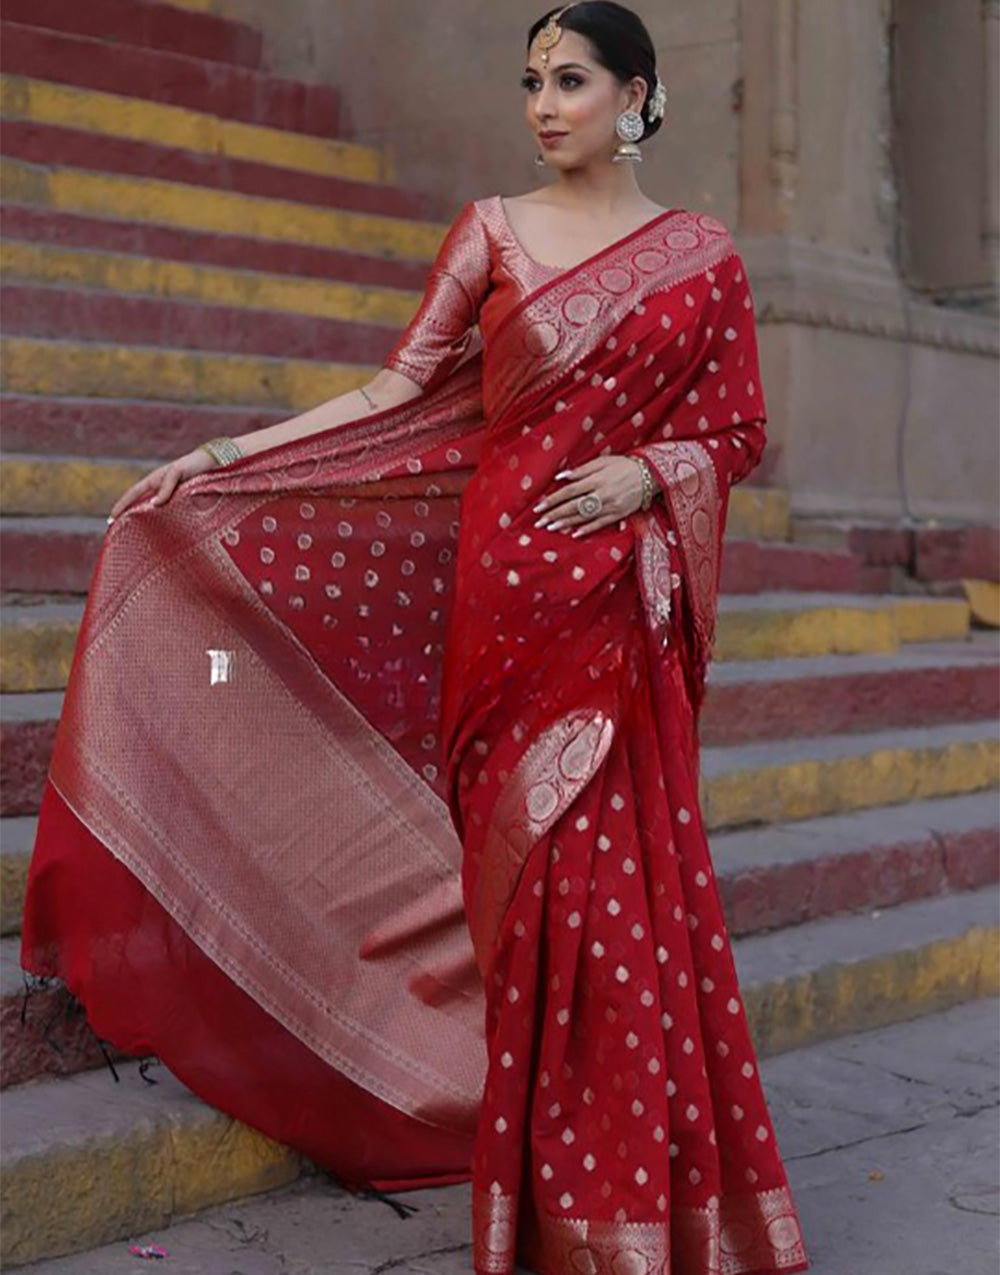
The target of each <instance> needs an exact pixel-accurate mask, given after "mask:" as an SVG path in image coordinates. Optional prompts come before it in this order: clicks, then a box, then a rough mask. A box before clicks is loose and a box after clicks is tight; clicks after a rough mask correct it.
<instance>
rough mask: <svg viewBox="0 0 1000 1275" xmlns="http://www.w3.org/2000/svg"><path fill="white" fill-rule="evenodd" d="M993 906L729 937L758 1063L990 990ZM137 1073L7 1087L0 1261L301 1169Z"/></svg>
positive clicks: (128, 1229) (996, 933) (82, 1244)
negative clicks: (56, 1184) (0, 1254)
mask: <svg viewBox="0 0 1000 1275" xmlns="http://www.w3.org/2000/svg"><path fill="white" fill-rule="evenodd" d="M997 907H998V896H997V890H996V887H995V886H991V887H988V888H985V889H982V890H979V891H974V892H970V893H967V894H959V895H946V896H942V897H941V898H936V899H931V900H927V901H921V902H917V903H910V904H904V905H901V906H900V907H896V908H891V909H888V910H886V911H880V912H876V913H872V914H870V915H859V916H847V917H835V918H830V919H825V920H820V921H812V922H808V923H806V924H803V925H799V926H795V927H793V928H792V929H789V930H781V931H778V932H776V933H774V934H768V935H759V936H755V937H753V938H747V939H738V940H735V941H734V943H733V952H734V959H735V962H736V967H737V971H738V974H739V978H740V983H741V999H742V1001H743V1005H744V1007H745V1010H746V1013H747V1017H748V1020H749V1023H750V1027H751V1031H752V1033H753V1036H754V1040H755V1045H756V1047H757V1050H758V1053H759V1055H760V1057H762V1058H763V1057H768V1056H771V1055H773V1054H776V1053H779V1052H783V1051H786V1050H790V1049H793V1048H797V1047H799V1046H801V1045H804V1044H808V1043H814V1042H817V1041H820V1040H824V1039H829V1038H832V1037H839V1036H844V1035H847V1034H850V1033H853V1032H856V1031H859V1030H866V1029H869V1028H872V1027H876V1026H881V1025H884V1024H888V1023H892V1022H900V1021H905V1020H907V1019H912V1018H916V1017H918V1016H920V1015H921V1014H927V1013H932V1012H936V1011H938V1010H940V1009H943V1008H947V1007H949V1006H952V1005H958V1004H962V1003H964V1002H966V1001H969V1000H972V999H976V998H979V997H985V996H991V995H996V994H997V991H998V990H1000V989H998V986H997V970H998V961H997V955H998V941H1000V930H998V923H997ZM138 1066H139V1064H138V1063H126V1064H123V1065H122V1066H121V1067H120V1069H119V1071H120V1074H121V1077H122V1081H121V1083H120V1084H118V1085H115V1084H114V1081H113V1080H112V1079H111V1077H110V1075H109V1074H108V1072H107V1071H106V1070H101V1071H91V1072H86V1073H81V1074H79V1075H76V1076H72V1077H60V1078H58V1079H53V1080H40V1081H36V1082H34V1083H32V1084H28V1085H21V1086H18V1087H15V1088H12V1089H9V1090H7V1091H6V1092H5V1095H4V1103H5V1116H6V1119H5V1121H4V1125H3V1130H2V1153H3V1154H2V1161H3V1166H4V1168H3V1188H4V1189H3V1202H4V1208H5V1211H6V1218H5V1224H4V1227H3V1243H4V1253H3V1258H4V1260H5V1261H6V1262H8V1263H11V1262H13V1263H15V1264H19V1263H26V1262H29V1261H37V1260H40V1259H42V1258H45V1257H51V1256H56V1255H58V1254H62V1253H69V1252H79V1251H84V1250H87V1249H91V1248H94V1247H96V1246H97V1245H98V1244H102V1243H108V1242H110V1241H112V1240H115V1239H120V1238H124V1237H126V1236H131V1235H135V1234H137V1233H139V1232H141V1231H143V1230H148V1229H152V1228H154V1227H162V1226H164V1225H166V1224H167V1223H168V1222H170V1221H172V1220H174V1219H175V1218H180V1217H183V1216H186V1215H189V1214H190V1213H193V1212H195V1211H197V1210H199V1209H202V1208H206V1207H209V1206H210V1205H212V1204H214V1203H217V1202H219V1201H222V1200H230V1199H235V1198H239V1197H240V1196H242V1195H249V1194H254V1193H256V1192H258V1191H262V1190H266V1189H269V1188H270V1187H272V1186H275V1185H278V1184H280V1183H281V1182H287V1181H290V1180H292V1179H293V1178H294V1177H296V1176H297V1175H298V1174H299V1173H300V1172H310V1171H312V1170H313V1168H314V1166H313V1165H312V1164H311V1163H310V1162H309V1161H308V1160H306V1159H305V1158H304V1157H300V1156H298V1155H297V1154H296V1153H294V1152H292V1151H290V1150H288V1149H286V1148H281V1147H279V1146H277V1144H275V1143H273V1142H271V1141H270V1140H268V1139H266V1138H263V1137H262V1136H261V1135H259V1134H256V1133H253V1132H252V1131H250V1130H249V1129H247V1128H246V1126H244V1125H242V1124H240V1123H238V1122H236V1121H233V1120H232V1119H230V1118H228V1117H225V1116H223V1115H222V1114H221V1113H219V1112H217V1111H215V1110H214V1109H213V1108H210V1107H208V1106H207V1105H206V1104H205V1103H203V1102H201V1101H200V1100H199V1099H197V1098H196V1097H195V1096H194V1095H193V1094H192V1093H191V1092H190V1091H189V1090H187V1089H186V1088H185V1087H184V1086H183V1085H181V1084H180V1083H179V1082H178V1081H176V1080H174V1078H173V1077H171V1076H170V1075H169V1073H167V1072H166V1069H163V1074H162V1076H160V1075H158V1076H157V1081H158V1083H157V1084H156V1085H145V1084H143V1083H142V1081H141V1079H140V1078H139V1076H138ZM168 1148H169V1150H168ZM53 1181H58V1182H60V1183H61V1184H64V1185H63V1189H62V1190H61V1191H59V1192H53V1191H52V1189H51V1187H52V1183H53ZM151 1184H152V1185H151ZM46 1202H47V1207H43V1206H44V1205H45V1204H46Z"/></svg>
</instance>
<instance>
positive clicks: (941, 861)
mask: <svg viewBox="0 0 1000 1275" xmlns="http://www.w3.org/2000/svg"><path fill="white" fill-rule="evenodd" d="M998 849H1000V808H998V802H997V793H996V791H995V790H989V791H986V792H978V793H971V794H968V795H965V796H959V797H937V798H933V799H930V800H927V801H911V802H908V803H906V804H905V805H900V806H877V807H873V808H872V809H870V810H860V811H854V812H852V813H851V814H846V815H822V816H820V817H818V818H815V819H803V820H800V821H798V822H795V823H779V824H769V825H767V826H764V827H755V828H739V829H732V830H729V831H722V832H717V833H715V834H714V835H713V836H712V837H711V853H712V863H713V866H714V868H715V875H716V880H717V882H718V885H719V893H720V896H721V898H722V903H723V908H724V910H725V915H726V925H727V928H728V929H729V932H730V934H731V935H732V936H733V937H736V936H737V935H748V934H756V933H759V932H761V931H764V930H775V929H779V928H780V927H782V926H788V925H799V924H801V923H803V922H805V921H814V920H818V919H819V918H821V917H825V916H833V915H836V914H839V913H849V912H856V911H858V910H867V909H872V908H887V907H895V906H897V905H899V904H902V903H911V902H914V901H916V900H917V899H921V898H929V897H933V896H935V895H938V894H947V893H950V892H953V891H961V890H976V889H980V888H982V887H983V886H986V885H989V884H991V883H995V882H996V881H997V879H998V874H1000V854H998Z"/></svg>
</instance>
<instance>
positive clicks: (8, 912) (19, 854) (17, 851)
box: [0, 697, 61, 934]
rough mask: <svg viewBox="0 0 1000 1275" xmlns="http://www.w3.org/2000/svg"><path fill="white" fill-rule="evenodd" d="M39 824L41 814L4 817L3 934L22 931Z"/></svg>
mask: <svg viewBox="0 0 1000 1275" xmlns="http://www.w3.org/2000/svg"><path fill="white" fill-rule="evenodd" d="M60 698H61V697H60ZM37 827H38V817H37V815H16V816H12V817H10V818H4V819H0V934H20V933H21V917H22V915H23V914H24V896H25V890H26V889H27V885H28V864H29V862H30V861H31V851H32V849H33V847H34V844H35V830H36V829H37Z"/></svg>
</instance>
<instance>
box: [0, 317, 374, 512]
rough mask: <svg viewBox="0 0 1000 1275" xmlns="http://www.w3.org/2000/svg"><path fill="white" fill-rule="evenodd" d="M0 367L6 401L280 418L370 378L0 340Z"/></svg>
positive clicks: (337, 370)
mask: <svg viewBox="0 0 1000 1275" xmlns="http://www.w3.org/2000/svg"><path fill="white" fill-rule="evenodd" d="M0 361H2V369H3V382H2V383H3V388H4V390H5V391H7V392H10V393H14V394H39V395H54V396H62V395H68V396H72V397H80V396H85V397H86V396H91V395H93V396H94V397H97V398H119V397H120V398H146V399H154V400H160V401H162V400H173V401H174V402H185V401H186V402H190V403H192V404H205V403H208V404H214V405H219V404H222V403H225V404H228V405H230V406H235V405H238V404H240V405H243V406H246V407H253V408H261V407H268V408H282V409H285V410H286V412H287V413H294V412H304V411H306V410H307V409H308V408H310V407H315V406H316V404H317V403H322V402H325V401H326V400H327V399H330V398H334V397H336V396H337V395H338V394H344V393H346V392H347V391H348V390H352V389H355V388H356V387H357V386H358V385H362V384H364V383H365V382H366V381H368V380H370V379H371V377H372V376H374V375H375V372H376V371H377V370H378V367H377V365H373V364H360V363H359V364H350V363H321V362H319V361H318V360H312V359H280V358H267V357H265V356H262V355H246V356H243V355H237V354H214V353H211V352H207V353H206V352H202V351H200V350H171V349H165V348H163V347H162V346H160V347H158V346H145V345H133V346H121V345H102V344H99V343H97V342H74V341H45V340H40V339H38V338H35V337H10V338H8V339H6V340H4V341H3V342H2V343H0ZM240 432H241V433H243V432H245V431H242V430H241V431H240ZM5 508H7V506H5ZM12 512H13V510H12ZM25 512H34V511H33V510H32V511H27V510H26V511H25ZM52 512H56V510H53V511H52Z"/></svg>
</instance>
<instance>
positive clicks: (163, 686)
mask: <svg viewBox="0 0 1000 1275" xmlns="http://www.w3.org/2000/svg"><path fill="white" fill-rule="evenodd" d="M518 289H520V290H518ZM477 319H478V321H479V326H480V330H481V332H482V336H483V351H482V353H481V354H476V355H474V356H472V357H471V358H469V357H465V356H466V355H467V346H468V340H469V329H470V325H471V324H472V323H474V322H476V320H477ZM463 358H464V361H462V360H463ZM387 362H388V365H389V366H394V367H396V368H398V369H399V370H400V371H402V372H405V373H406V374H407V375H410V376H412V377H413V378H414V379H416V380H418V381H419V382H420V384H421V385H422V386H424V393H423V394H422V395H421V396H420V397H419V398H417V399H415V400H414V401H412V402H411V403H409V404H407V405H406V406H405V407H403V408H400V409H392V410H390V411H387V412H382V413H380V414H378V415H375V416H369V417H366V418H364V419H361V420H358V421H355V422H351V423H349V424H348V425H345V426H340V427H337V428H335V429H332V430H328V431H326V432H324V433H323V434H318V435H313V436H312V437H310V438H308V439H303V440H299V441H297V442H295V443H291V444H288V445H285V446H282V447H277V448H272V449H270V450H269V451H266V452H262V453H259V454H258V455H256V456H251V457H247V458H245V459H243V460H241V461H237V462H236V463H235V464H233V465H230V466H227V467H226V468H225V469H221V470H216V471H212V472H210V473H207V474H204V475H200V476H199V477H198V478H195V479H193V480H190V481H188V482H186V483H185V484H183V485H182V487H181V488H179V489H178V491H177V492H176V493H175V495H174V496H173V497H172V498H171V500H170V501H169V502H168V503H167V505H165V506H164V507H162V508H161V509H155V510H154V509H152V508H151V507H150V506H149V505H148V503H147V504H143V505H140V506H133V508H132V509H130V510H129V511H128V512H127V513H126V514H125V515H123V516H122V517H121V518H119V519H118V520H117V521H116V523H115V524H114V526H113V527H112V528H111V529H110V530H109V534H108V536H107V539H106V542H105V545H104V548H103V551H102V554H101V557H100V560H99V562H98V566H97V568H96V571H95V575H94V579H93V582H92V587H91V591H90V595H89V598H88V603H87V609H86V613H85V616H84V622H83V626H82V630H81V634H80V638H79V641H78V645H77V650H76V655H75V658H74V664H73V670H72V674H71V677H70V682H69V686H68V689H67V696H66V703H65V708H64V711H63V715H62V719H61V721H60V726H59V732H58V735H57V740H56V747H55V752H54V756H53V761H52V767H51V771H50V775H49V782H48V784H47V786H46V790H45V796H44V800H43V804H42V810H41V815H40V820H39V831H38V837H37V841H36V846H35V852H34V856H33V859H32V865H31V874H30V877H29V889H28V902H27V908H26V915H25V924H24V938H23V948H22V957H23V963H24V965H25V967H26V968H27V969H29V970H33V971H35V972H36V973H40V974H58V975H60V976H62V977H63V978H64V979H65V980H66V982H67V984H68V986H69V988H70V990H71V991H72V992H73V993H74V994H75V995H77V996H78V997H79V998H80V1000H81V1001H82V1002H83V1004H84V1006H85V1007H86V1010H87V1014H88V1018H89V1021H90V1022H91V1024H92V1025H93V1027H94V1028H95V1030H96V1031H97V1032H98V1033H99V1034H100V1035H102V1036H103V1037H104V1038H106V1039H109V1040H111V1041H113V1042H114V1043H115V1044H116V1045H118V1046H119V1047H121V1048H123V1049H126V1050H128V1051H129V1052H133V1053H142V1052H153V1053H156V1054H157V1055H158V1056H159V1057H160V1058H161V1059H162V1060H163V1061H164V1063H165V1064H166V1065H167V1066H168V1067H169V1068H170V1070H171V1071H173V1072H174V1073H175V1074H177V1075H178V1076H179V1077H180V1079H181V1080H183V1081H184V1082H185V1083H187V1084H188V1085H190V1087H192V1088H193V1089H194V1090H195V1091H196V1092H198V1093H199V1094H201V1095H202V1096H203V1097H204V1098H205V1099H206V1100H207V1101H209V1102H211V1103H213V1104H214V1105H216V1106H218V1107H220V1108H221V1109H223V1110H226V1111H229V1112H231V1113H232V1114H234V1115H236V1116H239V1117H240V1118H241V1119H244V1120H246V1121H247V1122H248V1123H250V1124H253V1125H254V1126H255V1127H257V1128H260V1129H262V1130H263V1131H265V1132H267V1133H269V1134H271V1135H272V1136H273V1137H276V1138H278V1139H279V1140H281V1141H284V1142H287V1143H289V1144H291V1145H294V1146H296V1147H298V1148H300V1149H301V1150H302V1151H303V1152H305V1153H306V1154H307V1155H309V1156H311V1157H313V1158H314V1159H316V1160H317V1161H318V1162H319V1163H321V1164H323V1165H325V1166H326V1167H328V1168H329V1169H331V1170H332V1171H333V1172H335V1173H336V1174H337V1175H338V1176H340V1177H341V1178H342V1179H343V1180H344V1181H345V1182H347V1183H349V1184H351V1185H353V1186H360V1185H374V1186H376V1187H380V1188H383V1189H385V1188H392V1187H397V1188H398V1187H407V1186H418V1185H424V1184H429V1183H445V1182H452V1181H458V1180H464V1179H468V1178H469V1177H470V1173H471V1178H472V1186H473V1219H472V1220H473V1237H472V1238H473V1261H474V1265H475V1269H476V1272H477V1275H486V1273H487V1272H492V1273H499V1275H509V1273H510V1272H511V1271H512V1270H513V1267H514V1263H515V1259H518V1260H520V1261H522V1262H524V1263H525V1264H527V1265H528V1266H530V1267H532V1268H533V1269H535V1270H536V1271H538V1272H542V1273H543V1275H563V1273H564V1272H573V1273H576V1272H582V1273H584V1275H586V1273H590V1275H605V1273H608V1275H612V1273H613V1275H640V1273H641V1275H709V1273H711V1275H716V1273H719V1275H722V1273H726V1275H730V1273H732V1275H735V1273H750V1272H757V1273H762V1272H775V1271H781V1272H787V1271H801V1270H805V1269H807V1268H808V1265H809V1263H808V1261H807V1259H806V1254H805V1249H804V1246H803V1240H802V1234H801V1229H800V1226H799V1221H798V1217H797V1214H796V1210H795V1206H794V1202H793V1200H792V1197H791V1194H790V1191H789V1186H788V1181H787V1177H786V1174H785V1171H784V1167H783V1165H782V1161H781V1157H780V1154H779V1151H778V1148H777V1146H776V1144H775V1138H774V1130H773V1127H772V1124H771V1121H770V1119H769V1115H768V1110H767V1106H766V1101H765V1097H764V1093H763V1090H762V1086H761V1082H760V1078H759V1075H758V1072H757V1068H756V1059H755V1056H754V1049H753V1044H752V1041H751V1038H750V1034H749V1030H748V1025H747V1021H746V1018H745V1014H744V1009H743V1004H742V1001H741V998H740V993H739V989H738V986H737V980H736V972H735V967H734V964H733V959H732V954H731V950H730V946H729V940H728V935H727V931H726V926H725V921H724V918H723V914H722V909H721V905H720V899H719V894H718V891H717V889H716V885H715V880H714V876H713V872H712V865H711V861H710V858H709V852H708V846H707V842H706V838H705V832H704V829H703V826H702V823H701V819H700V815H699V809H698V793H697V735H696V724H697V716H698V709H699V706H700V702H701V694H702V687H703V684H704V673H705V667H706V663H707V660H708V658H709V654H710V650H711V642H712V635H713V631H714V618H715V600H716V591H717V581H718V571H719V560H720V550H721V537H722V531H723V527H724V523H725V515H726V507H727V503H728V493H729V489H730V486H731V484H732V483H733V482H735V481H737V480H739V479H740V478H742V477H744V476H745V475H746V474H747V473H748V472H749V471H750V470H751V469H752V468H753V466H754V465H755V464H756V462H757V460H758V459H759V456H760V453H761V450H762V448H763V444H764V430H763V425H764V420H765V413H764V405H763V400H762V397H761V391H760V388H759V384H758V375H759V374H758V367H757V351H756V344H755V337H754V328H753V310H752V301H751V296H750V292H749V289H748V286H747V282H746V279H745V277H744V274H743V269H742V265H741V262H740V259H739V256H738V254H737V253H736V251H735V248H734V245H733V242H732V240H731V238H730V237H729V235H728V234H727V233H726V231H725V230H724V228H723V227H722V226H721V225H720V224H719V223H718V222H716V221H714V220H712V219H711V218H708V217H703V216H698V215H696V214H692V213H687V212H684V211H680V210H672V211H670V212H668V213H666V214H664V215H662V216H660V217H657V218H656V219H655V220H654V221H652V222H650V223H649V224H648V225H647V226H645V227H644V228H642V229H641V230H640V231H637V232H635V233H634V234H631V235H628V236H626V237H625V238H624V239H622V240H619V241H618V242H617V243H616V244H613V245H611V246H610V247H609V248H607V249H606V250H604V251H603V252H601V253H599V254H597V255H596V256H594V257H592V258H590V259H589V260H588V261H586V262H584V263H583V264H582V265H581V266H579V267H576V268H574V269H571V270H558V271H557V270H554V269H552V268H547V267H540V266H535V267H534V270H532V267H531V263H530V262H529V261H528V260H527V259H526V258H524V255H523V253H521V254H520V259H518V246H517V244H516V241H514V240H513V237H512V236H511V235H510V232H509V227H506V226H505V223H504V222H503V215H502V205H501V204H500V201H499V200H497V199H493V200H484V201H480V202H479V203H477V204H475V205H468V206H467V207H466V208H465V209H464V210H463V212H462V214H461V216H460V217H459V219H458V220H457V221H456V223H455V226H454V227H453V228H452V231H451V232H450V234H449V236H448V238H447V239H446V241H445V243H444V245H443V246H442V249H441V253H440V255H439V257H438V261H437V263H436V266H435V268H434V270H433V271H432V274H431V277H430V280H429V283H428V289H427V293H426V297H425V301H424V304H423V306H422V307H421V311H420V312H419V313H418V315H417V316H416V318H415V319H414V322H413V324H411V326H410V328H409V329H408V330H407V333H406V334H404V337H403V338H402V339H401V341H400V342H399V343H398V345H397V347H396V349H395V350H394V351H393V354H392V355H391V356H390V358H389V360H388V361H387ZM636 450H639V451H641V452H642V453H643V454H644V455H645V456H646V457H647V458H648V459H649V461H650V463H651V464H652V465H653V466H654V468H655V470H656V472H657V475H658V477H659V479H660V483H661V485H662V487H663V495H662V497H660V498H658V499H657V500H655V501H654V505H653V508H652V509H651V510H650V511H649V512H648V513H645V514H643V513H636V514H634V515H631V516H630V517H628V518H626V519H624V520H622V522H620V523H618V524H616V525H613V526H610V527H607V528H605V529H603V530H602V531H599V532H596V533H594V534H592V535H589V536H585V537H582V538H579V539H573V538H572V537H570V536H568V535H564V534H561V533H559V532H551V531H549V530H547V529H541V530H539V529H536V528H535V527H534V525H533V524H534V521H535V518H536V517H537V515H535V514H534V513H533V512H532V509H533V506H534V505H535V504H536V503H537V502H538V500H539V499H540V498H541V496H542V495H543V494H544V493H546V492H551V491H553V490H555V489H556V487H557V485H558V484H557V482H556V480H555V475H556V473H558V472H560V471H562V470H564V469H567V468H572V467H573V466H575V465H577V464H580V463H582V462H584V461H586V460H589V459H591V458H593V457H596V456H600V455H604V454H609V453H621V452H626V451H636Z"/></svg>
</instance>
